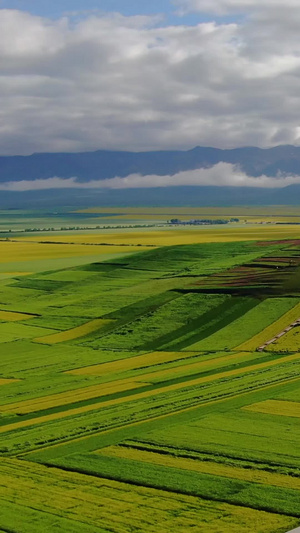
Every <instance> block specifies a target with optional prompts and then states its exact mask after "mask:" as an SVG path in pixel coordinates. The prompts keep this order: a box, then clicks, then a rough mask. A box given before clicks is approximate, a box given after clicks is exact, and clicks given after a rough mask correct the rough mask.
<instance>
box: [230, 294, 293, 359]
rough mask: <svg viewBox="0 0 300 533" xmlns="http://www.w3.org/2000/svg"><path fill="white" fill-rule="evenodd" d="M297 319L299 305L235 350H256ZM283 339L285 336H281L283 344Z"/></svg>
mask: <svg viewBox="0 0 300 533" xmlns="http://www.w3.org/2000/svg"><path fill="white" fill-rule="evenodd" d="M298 318H300V304H297V305H295V307H293V308H292V309H290V311H288V312H287V313H285V314H284V315H283V316H281V317H280V318H279V319H278V320H276V322H273V324H271V325H270V326H268V327H267V328H265V329H264V330H263V331H261V332H260V333H258V334H257V335H255V336H254V337H252V339H250V340H249V341H247V342H244V343H243V344H240V346H237V347H236V350H241V351H243V350H245V351H254V350H256V349H257V348H258V347H259V346H262V345H263V344H264V343H265V342H267V341H269V340H271V339H272V338H273V337H274V336H275V335H277V334H278V333H280V332H281V331H283V330H284V329H285V328H286V327H287V326H289V325H290V324H292V322H294V321H295V320H297V319H298ZM284 339H285V335H284V336H283V342H284ZM270 349H272V345H270ZM273 349H274V347H273Z"/></svg>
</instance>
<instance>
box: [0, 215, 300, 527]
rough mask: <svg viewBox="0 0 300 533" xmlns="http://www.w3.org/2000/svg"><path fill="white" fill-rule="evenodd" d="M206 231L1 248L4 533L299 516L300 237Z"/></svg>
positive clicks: (293, 522) (0, 521) (282, 522)
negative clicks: (167, 237)
mask: <svg viewBox="0 0 300 533" xmlns="http://www.w3.org/2000/svg"><path fill="white" fill-rule="evenodd" d="M111 213H114V211H113V210H112V211H111ZM163 214H166V213H163V212H162V211H161V212H160V213H156V212H155V210H154V212H153V216H158V215H159V216H162V215H163ZM179 214H180V213H179ZM216 214H217V213H216ZM292 214H293V216H295V217H297V216H298V214H297V213H296V212H295V213H292ZM21 215H22V216H24V217H25V215H26V214H25V213H23V214H22V213H20V219H19V220H18V224H19V225H18V229H20V228H22V227H23V226H22V218H21ZM92 215H93V213H90V216H92ZM94 215H95V216H96V215H97V213H94ZM102 215H105V213H104V212H103V213H102ZM279 215H280V216H282V217H283V216H284V213H283V212H280V213H279V212H278V216H279ZM68 216H69V217H70V221H71V219H72V215H71V214H69V215H68ZM107 216H108V215H107ZM114 216H115V215H114ZM119 216H124V217H129V216H138V214H137V213H136V212H132V213H130V212H125V211H124V212H122V210H121V211H120V213H119ZM145 216H146V215H145ZM228 216H229V212H228ZM251 216H252V217H259V213H255V212H253V213H252V214H251ZM266 216H267V215H266ZM268 216H270V215H268ZM25 218H26V217H25ZM42 222H44V221H43V220H41V221H40V224H42ZM4 225H5V224H4V223H3V226H4ZM208 231H212V230H203V232H205V238H203V234H201V231H200V230H199V234H196V232H195V231H194V230H191V231H190V232H189V236H188V238H187V244H183V243H182V242H181V241H182V240H183V235H182V234H181V236H180V239H179V240H180V242H179V243H177V244H176V243H174V244H171V245H169V246H166V245H165V244H164V243H163V239H165V236H164V231H162V232H161V236H159V235H158V234H159V231H157V232H156V234H154V233H152V238H153V239H154V241H153V245H151V246H150V247H149V238H150V235H151V231H150V230H149V232H147V231H146V230H145V232H144V235H147V239H145V240H144V241H143V242H142V241H141V242H139V239H140V237H141V235H142V232H141V233H140V234H139V237H137V235H136V234H135V233H131V234H130V233H128V235H127V242H125V241H124V242H123V244H122V243H121V241H122V240H124V235H125V233H124V232H123V230H122V231H121V232H120V234H119V237H118V239H119V240H118V239H117V237H116V234H115V233H112V234H111V243H110V244H109V243H105V244H104V243H102V244H101V239H102V238H103V235H102V233H101V232H100V233H99V234H97V235H96V234H95V235H94V236H93V239H92V240H93V241H97V239H98V241H97V242H96V245H95V242H91V237H90V236H88V235H84V234H83V233H82V234H81V233H76V235H74V238H73V241H74V242H73V244H72V245H71V244H70V242H69V244H66V242H64V239H67V240H68V239H70V236H68V235H66V236H63V238H62V237H61V238H60V237H59V235H55V236H54V237H55V240H54V237H51V238H50V237H49V240H51V239H53V242H46V241H45V242H43V243H42V242H41V241H40V240H39V239H40V238H38V240H36V239H37V238H36V237H34V238H33V239H31V240H30V239H29V238H28V239H26V240H25V239H24V238H20V239H19V240H15V241H13V242H12V241H2V242H1V243H0V245H1V246H2V248H1V246H0V248H1V250H2V251H3V254H4V250H6V252H7V251H9V254H10V255H9V254H8V255H5V254H4V255H3V259H2V262H0V263H1V268H2V272H3V279H1V280H0V349H1V358H0V507H1V513H0V532H1V531H5V532H7V533H12V532H17V533H41V532H44V531H49V532H51V533H52V531H53V532H54V531H61V532H66V533H77V532H78V533H82V532H83V533H85V532H87V533H97V532H99V533H112V532H113V533H132V532H133V531H134V532H136V533H144V532H149V533H161V532H162V533H164V532H166V533H167V532H173V533H186V532H187V531H189V530H190V528H191V530H192V531H195V532H196V533H198V532H199V533H200V532H204V533H206V532H208V533H209V532H215V533H223V532H224V533H231V532H233V533H284V532H287V531H290V530H292V529H293V528H296V527H298V526H299V525H300V503H299V502H300V445H299V442H300V427H299V418H300V393H299V384H300V377H299V376H300V353H299V351H300V341H299V340H298V336H299V335H298V333H299V328H300V326H297V325H295V326H293V327H292V328H291V329H289V330H288V331H284V330H285V329H286V328H289V326H291V324H294V322H295V321H296V320H297V319H299V318H300V285H299V284H298V280H299V279H300V275H299V273H300V240H299V241H298V240H297V239H296V238H293V239H291V234H290V231H291V230H290V229H287V233H286V234H284V231H283V230H282V234H283V237H282V238H280V239H279V238H278V237H276V238H275V239H272V235H274V233H275V230H270V232H269V234H268V236H267V237H266V233H267V230H266V228H265V227H263V225H262V226H261V231H262V233H261V234H260V235H258V237H257V240H254V239H248V238H245V239H244V240H243V237H245V231H244V229H243V228H242V229H241V233H240V235H241V236H240V239H239V240H238V238H237V236H238V235H239V234H238V230H236V231H235V232H234V234H232V236H231V239H230V238H228V239H227V238H226V239H223V238H221V237H222V236H221V237H220V234H218V233H215V234H214V239H212V241H213V242H208V241H209V239H208V238H207V235H208ZM216 231H220V230H216ZM230 231H231V230H230ZM230 231H229V233H228V236H229V235H230ZM276 231H277V230H276ZM246 233H247V232H246ZM257 233H258V234H259V232H258V231H257ZM293 233H294V234H295V235H296V232H295V230H294V229H293ZM174 235H175V236H176V234H175V233H174ZM193 235H195V240H196V242H190V241H191V240H193ZM218 235H219V236H218ZM248 237H249V234H248ZM174 238H175V237H174ZM84 239H85V241H84ZM201 239H202V241H201ZM215 239H216V240H215ZM107 240H109V234H107ZM54 241H55V242H54ZM203 241H206V242H203ZM225 241H226V242H225ZM227 241H228V242H227ZM172 242H173V241H172ZM124 244H125V245H124ZM138 244H142V245H144V246H138ZM7 246H8V247H7ZM110 247H111V248H114V249H115V253H113V254H111V253H110V250H108V249H109V248H110ZM41 250H43V255H42V256H41V255H40V251H41ZM18 254H19V255H18ZM5 265H6V266H5ZM26 265H27V266H26ZM281 332H283V333H284V334H283V335H281V336H278V335H279V334H280V333H281ZM277 336H278V337H277Z"/></svg>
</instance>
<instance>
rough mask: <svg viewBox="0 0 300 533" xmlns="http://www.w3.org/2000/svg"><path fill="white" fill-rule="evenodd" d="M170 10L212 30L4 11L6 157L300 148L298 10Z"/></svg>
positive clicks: (237, 6) (189, 5) (192, 2)
mask: <svg viewBox="0 0 300 533" xmlns="http://www.w3.org/2000/svg"><path fill="white" fill-rule="evenodd" d="M173 3H174V4H176V6H177V8H178V9H179V10H182V11H184V10H185V11H193V10H198V11H201V12H206V13H208V14H211V17H212V21H211V22H206V23H203V24H199V25H197V26H184V25H180V24H179V25H177V26H169V27H166V26H165V25H163V24H162V23H161V22H160V20H159V19H158V18H155V17H146V16H136V17H124V16H121V15H118V14H115V15H111V16H100V15H90V16H87V17H86V18H85V19H83V20H80V21H79V22H76V23H75V22H72V19H68V18H63V19H61V20H57V21H55V20H54V21H53V20H47V19H43V18H40V17H36V16H33V15H30V14H28V13H25V12H21V11H16V10H6V9H0V68H1V76H0V98H1V110H0V145H1V149H0V152H1V153H2V154H29V153H32V152H41V151H47V152H51V151H84V150H94V149H98V148H102V149H123V150H136V151H139V150H153V149H177V148H181V149H184V148H191V147H193V146H196V145H206V146H216V147H220V148H231V147H235V146H245V145H255V146H260V147H266V146H272V145H276V144H300V137H299V136H300V118H299V114H298V109H299V108H300V44H299V23H300V5H299V3H298V1H297V2H296V0H286V2H285V3H284V4H283V3H282V2H280V1H279V0H261V1H260V2H259V1H258V0H252V1H250V0H214V2H211V1H210V0H176V1H175V0H174V2H173ZM220 15H230V16H234V15H239V18H233V19H232V20H236V22H228V23H224V22H223V23H217V22H215V21H214V20H213V19H214V17H218V16H220ZM217 20H219V19H217ZM143 179H144V178H143Z"/></svg>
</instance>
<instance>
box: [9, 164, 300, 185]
mask: <svg viewBox="0 0 300 533" xmlns="http://www.w3.org/2000/svg"><path fill="white" fill-rule="evenodd" d="M296 184H300V176H277V177H275V178H270V177H268V176H264V175H263V176H259V177H255V178H254V177H251V176H247V174H245V173H244V172H242V171H241V170H239V168H238V167H236V166H234V165H231V164H230V163H218V164H217V165H215V166H213V167H211V168H201V169H198V170H188V171H184V172H178V173H177V174H174V175H172V176H169V175H166V176H157V175H153V174H152V175H146V176H142V175H141V174H130V175H129V176H127V177H126V178H120V177H115V178H111V179H107V180H92V181H89V182H86V183H82V182H79V181H78V180H77V178H76V177H74V178H68V179H63V178H59V177H53V178H48V179H39V180H22V181H16V182H7V183H1V184H0V191H16V192H17V191H19V192H24V191H33V190H36V191H37V190H47V189H135V188H154V187H178V186H219V187H224V186H225V187H228V186H231V187H261V188H273V189H274V188H283V187H287V186H288V185H296Z"/></svg>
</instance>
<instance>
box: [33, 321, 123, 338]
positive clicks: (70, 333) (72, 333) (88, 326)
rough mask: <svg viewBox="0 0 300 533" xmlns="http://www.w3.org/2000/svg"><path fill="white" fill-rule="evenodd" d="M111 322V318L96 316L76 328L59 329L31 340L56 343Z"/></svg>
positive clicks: (83, 334)
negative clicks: (56, 331) (57, 331)
mask: <svg viewBox="0 0 300 533" xmlns="http://www.w3.org/2000/svg"><path fill="white" fill-rule="evenodd" d="M111 322H113V320H109V319H103V318H96V319H95V320H90V321H89V322H86V323H85V324H82V325H81V326H77V327H76V328H72V329H67V330H65V331H60V332H59V333H53V334H52V335H45V336H44V337H37V338H36V339H33V340H34V342H39V343H42V344H58V343H59V342H65V341H70V340H73V339H78V338H79V337H85V336H86V335H88V334H89V333H92V332H94V331H97V330H98V329H101V328H102V327H103V326H106V325H107V324H110V323H111Z"/></svg>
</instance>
